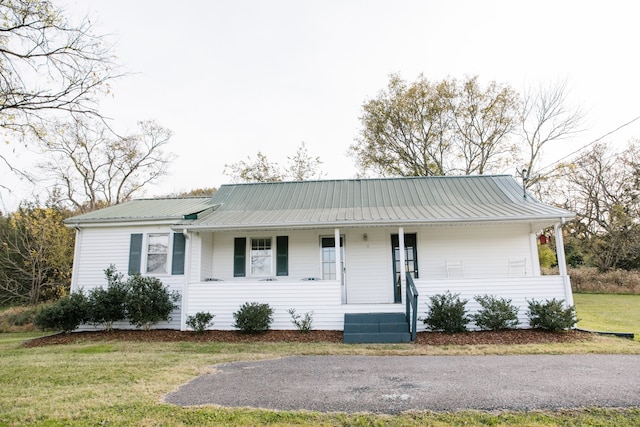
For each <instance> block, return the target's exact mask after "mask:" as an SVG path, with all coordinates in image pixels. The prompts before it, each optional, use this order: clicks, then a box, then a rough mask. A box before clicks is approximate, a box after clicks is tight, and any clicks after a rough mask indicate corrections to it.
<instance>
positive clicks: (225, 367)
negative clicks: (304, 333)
mask: <svg viewBox="0 0 640 427" xmlns="http://www.w3.org/2000/svg"><path fill="white" fill-rule="evenodd" d="M166 401H167V402H168V403H173V404H176V405H183V406H191V405H221V406H227V407H257V408H268V409H276V410H302V409H306V410H311V411H321V412H374V413H387V414H396V413H399V412H403V411H408V410H433V411H456V410H464V409H477V410H500V409H506V410H533V409H552V410H553V409H560V408H582V407H596V406H597V407H640V356H637V355H562V356H546V355H545V356H534V355H532V356H293V357H285V358H282V359H276V360H265V361H256V362H237V363H228V364H221V365H217V366H215V371H214V372H213V373H211V374H208V375H204V376H201V377H199V378H197V379H195V380H193V381H191V382H190V383H188V384H186V385H184V386H183V387H181V388H180V389H179V390H178V391H176V392H174V393H171V394H169V395H167V397H166Z"/></svg>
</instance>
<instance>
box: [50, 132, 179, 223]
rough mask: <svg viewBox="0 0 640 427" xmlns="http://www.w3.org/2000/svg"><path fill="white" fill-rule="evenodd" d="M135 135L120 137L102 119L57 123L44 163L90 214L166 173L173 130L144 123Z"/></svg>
mask: <svg viewBox="0 0 640 427" xmlns="http://www.w3.org/2000/svg"><path fill="white" fill-rule="evenodd" d="M138 126H139V130H138V132H137V133H136V134H132V135H128V136H123V137H121V136H117V135H115V134H114V133H113V132H112V131H111V130H109V129H108V128H106V127H105V126H104V125H102V123H101V122H99V121H87V120H75V121H74V122H73V123H71V124H63V125H59V126H58V128H57V129H56V132H54V133H52V139H47V141H46V146H45V150H46V152H47V156H48V157H49V160H48V161H47V162H46V163H44V164H42V165H40V168H41V170H43V171H45V172H46V173H47V174H48V175H50V176H51V177H52V178H53V179H54V180H55V182H56V184H57V185H58V186H60V187H62V189H63V192H62V193H63V194H64V196H63V199H64V200H65V201H67V202H69V203H71V205H73V206H74V207H75V208H76V209H78V210H80V211H82V212H86V211H91V210H93V209H96V208H99V207H103V206H107V205H113V204H117V203H121V202H124V201H126V200H129V199H130V198H131V197H132V196H133V195H134V194H135V193H136V192H138V191H140V190H141V189H142V188H143V187H144V186H145V185H148V184H150V183H153V182H156V181H157V180H159V179H160V178H161V177H163V176H164V175H166V173H167V169H168V167H169V165H170V163H171V161H172V160H173V159H174V155H173V154H171V153H166V152H165V151H164V149H165V147H166V145H167V144H168V143H169V141H170V138H171V131H170V130H168V129H165V128H163V127H161V126H159V125H158V124H156V123H155V122H153V121H141V122H139V123H138Z"/></svg>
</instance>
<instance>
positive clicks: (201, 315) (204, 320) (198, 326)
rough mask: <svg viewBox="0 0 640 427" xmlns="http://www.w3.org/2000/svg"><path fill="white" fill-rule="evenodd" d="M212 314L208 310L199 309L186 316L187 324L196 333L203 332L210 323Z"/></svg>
mask: <svg viewBox="0 0 640 427" xmlns="http://www.w3.org/2000/svg"><path fill="white" fill-rule="evenodd" d="M213 318H214V315H213V314H211V313H209V312H206V313H205V312H204V311H199V312H197V313H196V314H195V315H193V316H189V317H187V322H186V323H187V326H188V327H190V328H191V329H193V330H194V331H195V333H197V334H203V333H204V331H205V330H206V329H207V328H208V327H209V326H210V325H211V324H213V322H212V321H211V320H212V319H213Z"/></svg>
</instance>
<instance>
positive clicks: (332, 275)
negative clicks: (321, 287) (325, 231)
mask: <svg viewBox="0 0 640 427" xmlns="http://www.w3.org/2000/svg"><path fill="white" fill-rule="evenodd" d="M335 242H336V239H335V237H322V238H321V239H320V246H321V249H322V280H337V279H340V281H341V285H342V286H341V288H342V303H346V283H345V277H344V275H345V268H344V238H343V237H342V236H340V268H339V271H336V243H335Z"/></svg>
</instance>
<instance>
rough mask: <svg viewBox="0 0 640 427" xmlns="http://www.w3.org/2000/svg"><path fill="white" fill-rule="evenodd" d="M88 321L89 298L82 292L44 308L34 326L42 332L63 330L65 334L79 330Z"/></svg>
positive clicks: (39, 312) (35, 319)
mask: <svg viewBox="0 0 640 427" xmlns="http://www.w3.org/2000/svg"><path fill="white" fill-rule="evenodd" d="M86 321H87V298H86V297H85V295H84V293H83V292H82V290H80V291H78V292H74V293H72V294H71V295H69V296H65V297H62V298H60V299H59V300H58V301H56V302H54V303H52V304H49V305H46V306H44V307H42V309H41V310H40V311H38V313H37V314H36V316H35V318H34V324H35V325H36V326H37V327H38V328H40V329H42V330H45V329H53V330H62V331H64V332H65V333H68V332H71V331H73V330H74V329H77V328H78V326H80V325H81V324H83V323H85V322H86Z"/></svg>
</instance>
